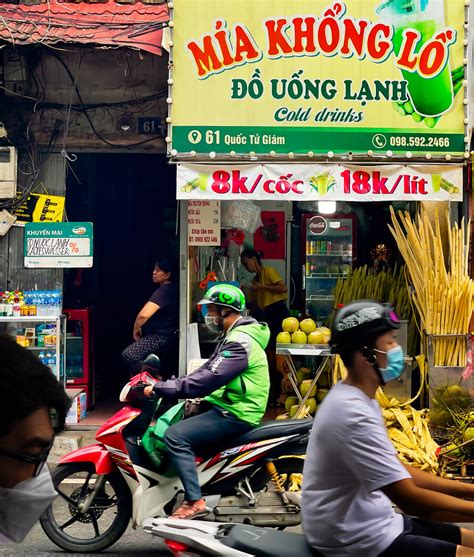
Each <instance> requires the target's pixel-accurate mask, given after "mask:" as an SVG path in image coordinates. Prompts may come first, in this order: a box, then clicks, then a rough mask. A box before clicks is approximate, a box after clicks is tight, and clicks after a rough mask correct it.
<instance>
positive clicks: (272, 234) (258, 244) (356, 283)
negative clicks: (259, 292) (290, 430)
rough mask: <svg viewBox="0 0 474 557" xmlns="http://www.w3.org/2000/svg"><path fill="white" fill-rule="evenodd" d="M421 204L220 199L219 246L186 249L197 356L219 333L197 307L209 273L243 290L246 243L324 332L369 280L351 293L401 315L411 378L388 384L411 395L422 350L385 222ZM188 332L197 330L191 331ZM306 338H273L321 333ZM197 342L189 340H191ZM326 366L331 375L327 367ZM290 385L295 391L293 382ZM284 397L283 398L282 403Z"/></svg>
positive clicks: (294, 311) (303, 364)
mask: <svg viewBox="0 0 474 557" xmlns="http://www.w3.org/2000/svg"><path fill="white" fill-rule="evenodd" d="M334 205H335V206H334ZM427 205H428V207H427V208H428V210H429V211H430V212H431V213H433V212H434V211H435V210H436V209H438V211H439V212H440V214H443V215H444V212H445V211H446V210H447V209H448V208H449V204H448V203H429V204H427ZM419 206H420V204H419V203H417V202H404V201H403V202H402V201H400V202H392V203H381V202H379V203H345V202H337V203H335V204H333V206H332V207H328V206H326V205H325V204H320V206H318V203H317V202H314V203H313V202H303V203H296V202H295V203H289V202H281V203H272V202H258V201H255V202H244V203H241V202H239V203H238V204H237V203H232V202H225V201H224V202H221V244H220V245H219V246H209V247H194V246H190V247H189V248H188V249H189V287H190V288H189V291H190V292H189V296H190V300H189V302H190V303H189V307H190V313H191V314H190V316H189V322H190V323H197V336H198V342H199V348H200V357H202V358H205V357H207V356H208V355H209V354H210V353H211V352H212V350H213V348H214V346H215V343H216V342H217V338H218V336H217V335H216V333H213V332H210V331H209V329H208V327H207V326H206V325H205V323H204V319H203V317H202V315H201V314H200V313H199V312H198V311H197V309H196V303H197V302H198V300H199V299H200V297H201V296H202V294H203V292H204V290H205V289H206V288H207V287H209V286H210V285H211V284H212V283H213V281H212V280H211V281H210V282H206V277H207V278H209V277H211V279H212V278H213V274H214V279H217V281H218V282H227V281H230V282H232V283H233V284H236V285H239V286H240V287H242V289H243V290H244V292H246V294H248V293H249V286H250V285H251V282H252V280H253V278H254V275H252V274H249V273H248V272H247V271H246V269H245V268H244V267H243V265H242V264H241V261H240V253H242V251H243V249H245V248H247V247H250V248H254V249H256V250H257V251H260V252H261V253H262V265H263V266H264V267H267V266H270V267H273V268H274V269H275V270H276V271H277V272H278V274H279V275H280V277H281V278H282V280H283V281H284V282H285V285H286V286H287V304H288V308H289V310H290V314H291V315H292V316H294V317H296V318H298V320H299V321H300V322H301V321H302V320H303V319H307V318H310V319H312V320H313V321H314V322H315V326H316V327H317V328H318V329H317V332H319V330H320V329H321V333H324V327H329V326H330V324H331V319H332V316H333V315H334V310H335V308H337V307H338V306H340V305H341V304H343V303H347V301H349V300H351V299H354V298H353V297H352V296H353V295H354V294H353V292H354V290H352V292H347V290H348V289H349V288H350V289H354V288H356V287H357V288H361V285H362V284H363V285H367V286H364V287H363V288H365V289H364V290H362V291H360V292H363V294H362V295H358V296H357V295H356V296H355V297H356V298H357V297H359V298H360V297H362V298H363V297H367V298H374V299H375V298H376V297H377V299H379V300H380V296H382V298H385V299H383V300H380V301H385V302H390V303H392V304H394V305H395V306H396V310H397V312H398V313H399V316H400V319H401V320H402V328H401V331H400V335H399V336H400V341H401V343H402V346H403V348H404V353H405V355H406V363H407V366H408V368H409V369H408V368H407V373H409V375H407V380H406V381H405V382H404V383H403V382H395V383H394V384H393V385H391V386H390V387H389V388H390V389H392V391H391V394H393V395H394V396H397V397H398V398H401V399H408V398H410V397H411V396H412V395H413V394H414V393H416V392H417V391H418V389H419V385H420V376H419V372H418V369H417V364H416V361H415V360H414V356H416V355H417V354H419V353H420V332H419V329H418V325H417V322H416V319H415V318H414V311H413V307H412V305H411V303H410V301H409V295H408V285H407V281H406V276H405V272H404V265H403V259H402V257H401V255H400V253H399V251H398V249H397V244H396V241H395V240H394V238H393V236H392V234H391V232H390V229H389V226H388V225H389V224H390V223H391V213H390V210H391V208H393V209H394V210H395V211H403V212H408V213H409V214H410V215H411V216H412V217H414V216H415V215H416V213H417V210H418V208H419ZM458 210H460V205H458V204H454V203H453V204H451V213H452V216H453V217H455V218H457V217H458V215H457V211H458ZM321 218H322V219H324V227H325V228H324V231H323V233H321V229H319V228H318V223H319V222H320V221H321ZM236 223H238V224H239V225H240V227H239V226H236ZM315 223H316V224H315ZM348 277H349V278H348ZM371 289H372V290H371ZM382 291H383V293H382ZM376 293H377V294H376ZM250 296H251V293H250ZM348 296H349V297H348ZM281 330H282V331H283V327H282V329H281ZM194 331H196V329H194ZM290 333H291V331H290ZM189 334H191V335H193V334H195V333H190V329H188V335H189ZM303 336H304V337H305V338H304V339H302V340H298V339H295V338H291V337H292V335H291V334H288V336H287V338H286V339H284V338H283V337H282V338H283V340H281V339H277V341H276V342H277V343H278V342H282V343H288V342H292V343H299V342H301V343H303V344H304V343H313V342H314V343H315V344H317V343H319V342H322V341H321V340H318V339H319V338H320V336H318V335H316V336H315V337H313V339H314V341H313V340H312V338H311V336H310V335H309V334H308V335H303ZM290 338H291V340H290ZM196 340H197V339H194V340H193V342H192V343H191V344H194V345H195V344H196ZM274 349H275V347H274V346H272V347H270V351H271V350H274ZM193 356H195V354H193ZM329 363H330V362H328V364H329ZM271 365H272V364H271ZM273 365H275V366H276V367H277V368H279V366H281V365H284V364H283V363H282V360H281V359H280V358H278V357H277V358H276V362H275V363H274V364H273ZM298 366H300V369H308V370H309V369H311V370H312V372H314V369H313V368H314V367H315V358H314V357H301V358H299V359H298ZM327 371H328V373H330V367H329V366H328V369H327ZM288 390H289V391H292V388H291V386H289V389H288ZM282 391H284V386H283V383H282ZM283 394H284V393H283ZM284 400H285V397H284V396H283V397H282V398H281V401H283V404H284ZM277 406H278V404H277ZM283 411H284V410H283ZM270 414H271V416H272V417H273V416H274V415H276V414H275V412H273V413H272V411H271V410H270Z"/></svg>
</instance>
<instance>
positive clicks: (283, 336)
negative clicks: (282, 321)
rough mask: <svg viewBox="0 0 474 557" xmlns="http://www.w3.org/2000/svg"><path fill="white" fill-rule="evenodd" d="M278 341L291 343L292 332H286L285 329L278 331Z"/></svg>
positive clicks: (279, 342) (278, 342)
mask: <svg viewBox="0 0 474 557" xmlns="http://www.w3.org/2000/svg"><path fill="white" fill-rule="evenodd" d="M276 341H277V344H290V343H291V335H290V333H286V332H285V331H282V332H281V333H278V335H277V338H276Z"/></svg>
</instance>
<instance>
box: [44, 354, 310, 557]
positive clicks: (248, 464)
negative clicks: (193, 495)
mask: <svg viewBox="0 0 474 557" xmlns="http://www.w3.org/2000/svg"><path fill="white" fill-rule="evenodd" d="M158 365H159V360H158V359H157V358H156V357H149V358H147V360H146V361H145V362H144V367H143V368H142V371H141V372H140V373H139V374H138V375H136V376H135V377H133V378H132V379H131V380H130V381H129V382H128V383H127V384H126V385H125V387H124V388H123V390H122V393H121V395H120V400H121V401H122V402H125V403H126V405H125V406H124V408H122V409H121V410H120V411H119V412H117V413H116V414H115V415H114V416H112V417H111V418H110V419H109V420H108V421H107V422H106V423H104V425H103V426H102V427H101V428H100V429H99V430H98V431H97V434H96V440H97V444H95V445H91V446H89V447H84V448H81V449H79V450H77V451H73V452H72V453H70V454H68V455H66V456H65V457H63V458H62V459H61V461H60V462H59V464H58V466H57V467H56V468H55V470H54V471H53V481H54V484H55V486H56V489H57V491H58V493H59V497H57V498H56V500H55V501H54V502H53V504H52V505H51V506H50V508H49V509H48V510H47V511H46V512H45V513H44V515H43V516H42V518H41V526H42V528H43V530H44V532H45V533H46V535H47V536H48V538H49V539H50V540H51V541H52V542H53V543H55V544H56V545H57V546H59V547H61V548H62V549H64V550H66V551H69V552H73V553H80V552H87V553H93V552H95V551H101V550H104V549H106V548H108V547H110V546H111V545H112V544H114V543H115V542H116V541H117V540H118V539H119V538H120V537H121V536H122V534H123V533H124V532H125V530H126V529H127V527H128V524H129V522H130V519H132V526H133V528H137V527H142V526H143V524H144V521H145V520H146V519H150V518H154V517H166V516H167V515H169V514H170V513H171V512H173V509H174V508H176V507H177V506H178V505H179V504H180V503H181V502H182V499H183V491H182V485H181V482H180V480H179V478H178V477H176V475H175V473H174V472H173V471H172V469H171V467H170V466H169V465H164V466H161V467H160V468H159V469H157V468H156V466H155V465H154V464H153V462H152V460H151V459H150V457H149V456H148V453H147V452H146V451H145V450H144V448H143V447H142V446H141V438H142V436H143V434H144V432H145V431H146V429H147V428H148V426H149V425H150V423H151V422H152V420H153V419H154V417H155V415H156V409H157V401H156V400H150V399H148V398H146V397H144V396H143V389H144V387H145V386H146V385H150V384H154V383H155V382H156V377H157V374H158V369H159V367H158ZM311 426H312V420H311V419H307V420H290V421H270V422H266V423H263V424H262V425H261V426H259V427H256V428H255V429H253V430H251V431H250V432H248V433H246V434H244V435H243V436H241V437H239V438H238V439H232V440H229V442H228V444H227V445H226V446H224V447H222V446H220V447H217V446H216V447H212V451H204V450H203V451H202V454H200V455H199V457H196V467H197V470H198V474H199V480H200V485H201V486H202V491H203V496H204V497H205V499H206V504H207V506H208V508H209V509H210V512H209V514H208V515H207V516H206V517H205V518H204V520H207V521H212V522H236V523H243V524H252V525H255V526H271V527H277V528H280V529H283V528H286V527H287V526H296V525H298V524H300V522H301V515H300V506H299V501H300V497H299V496H300V492H299V490H300V489H301V477H302V476H301V473H302V469H303V462H304V455H305V454H306V447H307V443H308V438H309V433H310V430H311ZM165 460H166V459H165ZM162 468H163V469H162ZM290 487H291V489H290Z"/></svg>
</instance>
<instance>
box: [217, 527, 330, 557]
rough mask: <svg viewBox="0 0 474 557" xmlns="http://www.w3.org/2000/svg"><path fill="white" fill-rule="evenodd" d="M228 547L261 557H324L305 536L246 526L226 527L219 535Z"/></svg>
mask: <svg viewBox="0 0 474 557" xmlns="http://www.w3.org/2000/svg"><path fill="white" fill-rule="evenodd" d="M218 535H219V540H220V542H221V543H222V544H224V545H226V546H227V547H232V548H233V549H237V550H238V551H243V552H244V553H247V554H249V555H258V556H259V557H288V555H298V557H316V556H319V557H322V555H321V553H319V552H318V551H316V549H313V548H312V547H311V546H310V545H309V544H308V542H307V541H306V538H305V537H304V535H303V534H294V533H291V532H279V531H277V530H271V529H270V528H259V527H257V526H250V525H246V524H232V525H225V526H223V528H222V531H221V532H220V533H219V534H218Z"/></svg>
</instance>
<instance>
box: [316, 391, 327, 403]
mask: <svg viewBox="0 0 474 557" xmlns="http://www.w3.org/2000/svg"><path fill="white" fill-rule="evenodd" d="M328 393H329V389H318V392H317V393H316V400H317V401H318V404H321V402H322V401H323V400H324V397H325V396H326V395H327V394H328Z"/></svg>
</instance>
